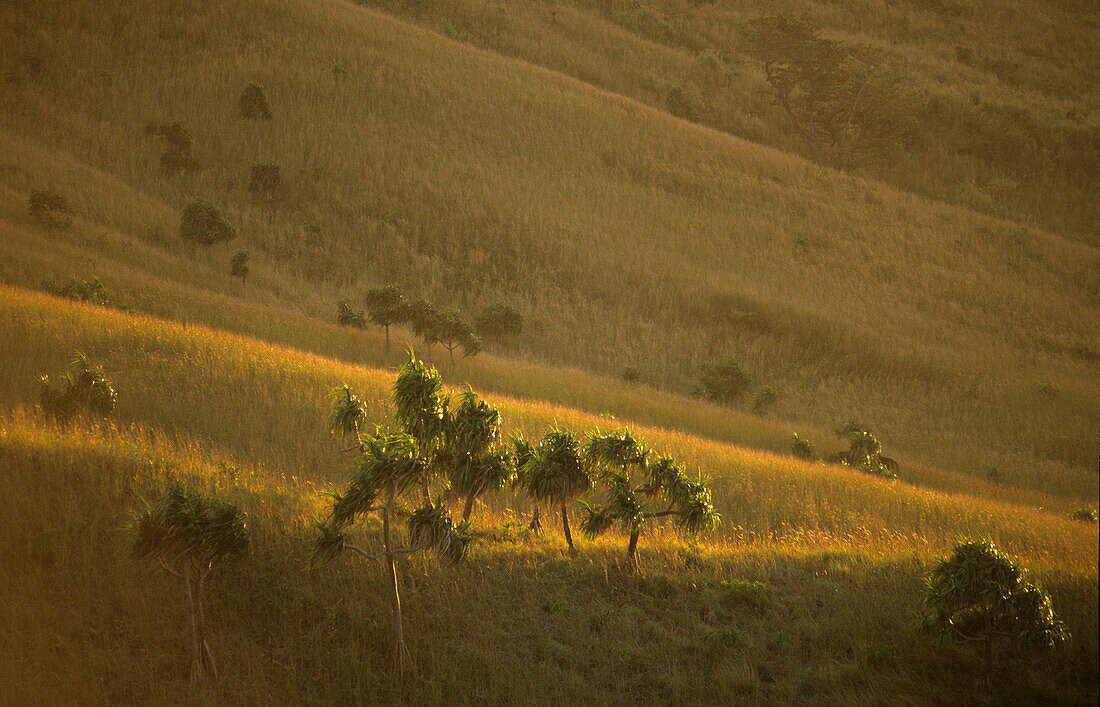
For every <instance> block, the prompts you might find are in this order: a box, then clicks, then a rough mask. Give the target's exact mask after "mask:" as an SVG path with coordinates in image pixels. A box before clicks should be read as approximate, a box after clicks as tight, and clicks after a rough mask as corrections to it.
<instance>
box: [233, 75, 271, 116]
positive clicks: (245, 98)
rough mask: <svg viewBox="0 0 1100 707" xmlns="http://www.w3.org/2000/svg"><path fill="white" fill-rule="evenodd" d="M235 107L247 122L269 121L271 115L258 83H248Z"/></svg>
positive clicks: (261, 87)
mask: <svg viewBox="0 0 1100 707" xmlns="http://www.w3.org/2000/svg"><path fill="white" fill-rule="evenodd" d="M237 107H238V109H239V111H240V115H241V117H242V118H247V119H248V120H271V118H272V115H273V114H272V112H271V104H270V103H268V101H267V94H266V93H264V87H263V86H261V85H260V84H258V83H250V84H248V86H246V87H245V89H244V91H242V92H241V95H240V98H238V99H237Z"/></svg>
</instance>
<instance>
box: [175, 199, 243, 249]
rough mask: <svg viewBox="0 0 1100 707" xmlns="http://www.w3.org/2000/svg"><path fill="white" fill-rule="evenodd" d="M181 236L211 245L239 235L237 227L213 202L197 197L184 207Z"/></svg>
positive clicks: (186, 239) (181, 218) (194, 241)
mask: <svg viewBox="0 0 1100 707" xmlns="http://www.w3.org/2000/svg"><path fill="white" fill-rule="evenodd" d="M180 237H181V238H183V239H184V240H185V241H191V242H192V243H200V244H202V245H207V246H209V245H214V244H216V243H223V242H225V241H230V240H233V239H234V238H236V237H237V229H236V227H234V226H233V225H232V224H230V223H229V222H228V221H227V220H226V219H225V216H223V215H222V212H221V211H219V210H218V209H217V207H215V206H214V205H213V204H211V203H210V202H208V201H204V200H202V199H196V200H195V201H192V202H191V203H189V204H188V205H187V206H186V207H185V208H184V210H183V215H182V216H181V217H180Z"/></svg>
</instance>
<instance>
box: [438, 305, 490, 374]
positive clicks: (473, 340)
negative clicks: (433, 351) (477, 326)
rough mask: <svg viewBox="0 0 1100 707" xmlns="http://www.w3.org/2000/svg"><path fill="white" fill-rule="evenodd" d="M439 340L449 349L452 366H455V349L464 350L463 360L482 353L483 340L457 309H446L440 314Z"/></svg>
mask: <svg viewBox="0 0 1100 707" xmlns="http://www.w3.org/2000/svg"><path fill="white" fill-rule="evenodd" d="M437 340H438V341H439V343H440V344H441V345H442V346H443V348H445V349H447V353H448V354H450V357H451V365H452V366H453V365H455V349H462V358H469V357H470V356H476V355H477V354H479V353H481V349H482V345H483V344H482V342H481V338H480V337H479V336H478V335H477V334H475V333H474V330H473V327H471V326H470V325H469V323H467V322H466V320H464V319H463V318H462V315H460V314H459V313H458V310H456V309H444V310H443V311H441V312H440V313H439V321H438V336H437Z"/></svg>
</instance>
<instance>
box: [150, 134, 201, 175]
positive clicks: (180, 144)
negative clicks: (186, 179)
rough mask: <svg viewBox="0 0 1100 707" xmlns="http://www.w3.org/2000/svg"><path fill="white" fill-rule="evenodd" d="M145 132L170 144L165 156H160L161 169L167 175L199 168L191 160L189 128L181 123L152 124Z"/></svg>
mask: <svg viewBox="0 0 1100 707" xmlns="http://www.w3.org/2000/svg"><path fill="white" fill-rule="evenodd" d="M145 132H146V133H147V134H149V135H156V136H159V137H162V138H164V140H165V142H166V143H168V144H167V147H166V148H165V150H164V154H162V155H161V156H160V168H161V171H162V172H163V173H164V174H165V175H167V176H174V175H176V174H179V173H180V172H182V171H184V170H191V169H194V168H195V167H196V166H197V165H196V163H195V160H194V159H192V158H191V133H189V132H188V131H187V128H185V127H183V126H182V125H180V124H179V123H170V124H165V125H156V124H150V125H147V126H146V127H145Z"/></svg>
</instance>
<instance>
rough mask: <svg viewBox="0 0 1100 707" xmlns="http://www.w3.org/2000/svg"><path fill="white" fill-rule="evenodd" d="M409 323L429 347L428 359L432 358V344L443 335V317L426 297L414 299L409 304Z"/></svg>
mask: <svg viewBox="0 0 1100 707" xmlns="http://www.w3.org/2000/svg"><path fill="white" fill-rule="evenodd" d="M408 314H409V320H408V321H409V325H410V326H411V327H412V330H413V333H414V334H416V335H417V336H419V337H420V338H421V339H423V341H424V346H425V348H427V349H428V355H427V359H428V360H429V361H431V360H432V345H433V344H436V343H438V342H439V340H440V337H441V335H442V327H443V319H442V317H440V315H439V312H438V311H437V310H436V308H435V307H434V306H433V305H432V303H431V302H429V301H428V300H426V299H418V300H414V301H413V302H412V303H411V304H409V309H408Z"/></svg>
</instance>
